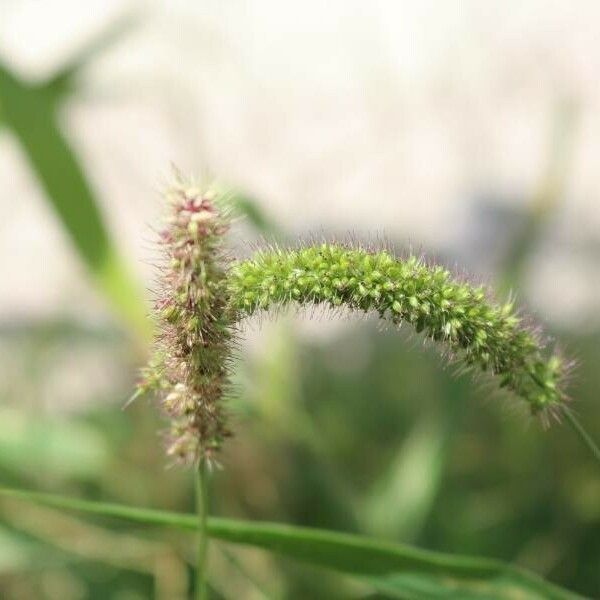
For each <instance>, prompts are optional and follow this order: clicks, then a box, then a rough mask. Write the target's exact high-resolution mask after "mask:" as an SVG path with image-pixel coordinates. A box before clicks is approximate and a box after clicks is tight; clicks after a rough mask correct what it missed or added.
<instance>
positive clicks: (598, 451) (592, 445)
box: [562, 404, 600, 463]
mask: <svg viewBox="0 0 600 600" xmlns="http://www.w3.org/2000/svg"><path fill="white" fill-rule="evenodd" d="M562 412H563V414H564V416H565V418H566V419H567V423H568V424H569V425H570V426H571V427H572V429H573V431H575V433H576V434H577V435H578V436H579V437H580V439H581V441H582V442H583V443H584V444H585V445H586V446H587V448H588V449H589V450H590V452H591V453H592V454H593V455H594V458H595V459H596V460H597V461H598V462H599V463H600V448H598V446H596V442H594V440H593V439H592V437H591V436H590V434H589V433H588V432H587V431H586V430H585V429H584V427H583V425H582V424H581V423H580V422H579V419H578V418H577V417H576V416H575V415H574V414H573V412H572V411H571V409H570V408H568V407H567V406H565V405H564V404H563V407H562Z"/></svg>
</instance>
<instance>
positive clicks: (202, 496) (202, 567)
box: [196, 459, 208, 600]
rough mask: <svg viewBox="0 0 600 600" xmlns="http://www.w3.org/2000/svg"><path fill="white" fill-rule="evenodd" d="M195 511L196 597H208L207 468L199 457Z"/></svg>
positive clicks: (200, 599)
mask: <svg viewBox="0 0 600 600" xmlns="http://www.w3.org/2000/svg"><path fill="white" fill-rule="evenodd" d="M196 511H197V513H198V549H197V556H196V599H197V600H206V599H207V598H208V591H207V584H206V563H207V558H208V528H207V517H208V469H207V465H206V460H205V459H201V460H200V464H199V465H198V470H197V471H196Z"/></svg>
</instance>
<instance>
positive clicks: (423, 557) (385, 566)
mask: <svg viewBox="0 0 600 600" xmlns="http://www.w3.org/2000/svg"><path fill="white" fill-rule="evenodd" d="M0 496H5V497H13V498H20V499H23V500H29V501H32V502H36V503H39V504H43V505H45V506H50V507H54V508H59V509H67V510H75V511H81V512H85V513H88V514H94V515H97V516H102V517H111V518H118V519H125V520H127V521H131V522H135V523H140V524H144V525H151V526H167V527H176V528H180V529H187V530H196V529H197V527H198V518H197V516H196V515H186V514H179V513H173V512H166V511H160V510H152V509H143V508H136V507H129V506H121V505H118V504H107V503H101V502H90V501H86V500H79V499H75V498H67V497H63V496H57V495H51V494H42V493H37V492H29V491H24V490H1V489H0ZM208 532H209V535H210V536H211V537H213V538H215V539H219V540H223V541H227V542H231V543H235V544H244V545H249V546H254V547H256V548H262V549H264V550H268V551H270V552H274V553H277V554H279V555H281V556H285V557H288V558H292V559H296V560H300V561H303V562H306V563H310V564H312V565H316V566H320V567H325V568H329V569H334V570H337V571H341V572H344V573H349V574H351V575H354V576H355V577H359V578H363V579H364V580H365V581H366V582H367V583H369V584H370V585H371V586H373V587H374V588H376V589H380V590H381V591H384V590H386V591H385V593H386V594H388V595H390V594H391V593H392V592H391V591H390V590H394V589H395V590H396V592H397V594H396V597H413V596H410V595H409V594H408V593H407V592H406V590H407V589H408V588H409V587H412V588H414V587H415V586H417V583H415V581H416V580H418V582H419V583H418V585H421V586H422V585H426V586H430V587H431V586H436V587H437V588H440V589H443V588H446V589H447V591H448V590H449V591H452V590H454V591H456V593H457V594H459V593H460V594H461V596H460V597H465V596H462V593H463V591H468V590H472V591H473V592H474V593H475V592H477V591H478V590H479V592H478V593H480V596H479V597H480V598H494V597H505V598H506V597H512V595H511V594H516V596H515V597H520V598H555V599H557V600H558V599H575V598H578V597H579V596H577V595H576V594H573V593H571V592H569V591H567V590H564V589H561V588H559V587H558V586H555V585H553V584H551V583H549V582H547V581H545V580H543V579H542V578H540V577H538V576H537V575H535V574H533V573H530V572H528V571H526V570H523V569H519V568H518V567H514V566H511V565H508V564H505V563H502V562H500V561H496V560H492V559H485V558H477V557H465V556H452V555H446V554H441V553H437V552H430V551H427V550H420V549H417V548H413V547H411V546H406V545H402V544H395V543H389V542H381V541H378V540H376V539H371V538H367V537H363V536H359V535H352V534H345V533H336V532H331V531H325V530H319V529H311V528H307V527H296V526H291V525H283V524H276V523H266V522H262V523H254V522H247V521H237V520H231V519H221V518H210V519H209V521H208ZM401 576H403V577H404V579H402V577H401ZM409 576H410V581H409V580H408V579H407V577H409ZM415 578H416V579H415ZM402 589H404V592H403V591H402ZM498 594H500V595H498ZM446 597H448V596H446Z"/></svg>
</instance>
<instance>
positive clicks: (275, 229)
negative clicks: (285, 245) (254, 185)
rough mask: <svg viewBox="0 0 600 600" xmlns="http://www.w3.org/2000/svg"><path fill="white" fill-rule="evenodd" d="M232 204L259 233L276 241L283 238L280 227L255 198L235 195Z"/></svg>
mask: <svg viewBox="0 0 600 600" xmlns="http://www.w3.org/2000/svg"><path fill="white" fill-rule="evenodd" d="M232 203H233V205H234V207H235V209H236V211H237V212H239V213H240V214H241V215H243V216H244V217H245V218H246V219H247V220H248V222H249V223H251V224H252V226H253V227H254V228H255V229H256V230H257V231H258V232H259V233H262V234H263V235H266V236H269V237H273V238H276V239H279V238H281V237H282V236H283V231H282V230H281V228H280V227H279V225H277V223H275V221H273V220H272V219H271V217H270V216H269V215H268V214H267V213H266V212H265V211H264V210H263V209H262V208H261V206H260V204H259V203H258V201H257V200H256V199H255V198H251V197H250V196H247V195H245V194H240V193H235V194H234V195H233V197H232Z"/></svg>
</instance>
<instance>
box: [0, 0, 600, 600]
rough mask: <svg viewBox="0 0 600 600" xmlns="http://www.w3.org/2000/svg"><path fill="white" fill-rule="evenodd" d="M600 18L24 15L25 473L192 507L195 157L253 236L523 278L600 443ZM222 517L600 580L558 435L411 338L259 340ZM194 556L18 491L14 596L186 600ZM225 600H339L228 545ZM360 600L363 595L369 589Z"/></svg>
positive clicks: (10, 463) (18, 119) (591, 483)
mask: <svg viewBox="0 0 600 600" xmlns="http://www.w3.org/2000/svg"><path fill="white" fill-rule="evenodd" d="M599 40H600V5H598V3H596V2H593V1H592V0H590V1H587V2H586V1H579V2H567V1H566V0H564V1H557V2H542V1H541V0H540V1H533V0H525V1H516V0H515V1H510V2H502V3H500V2H494V3H493V2H475V1H466V0H463V1H461V2H453V3H441V2H433V1H420V2H416V1H404V2H369V3H365V2H358V1H348V0H346V1H344V2H328V3H321V2H303V3H299V4H294V3H277V2H243V1H240V0H232V1H230V2H227V3H225V2H218V1H203V2H191V1H189V0H187V1H183V0H182V1H174V2H169V3H166V2H165V3H161V2H142V1H139V2H138V1H125V0H121V1H119V0H95V1H92V0H89V1H88V2H85V3H81V2H74V1H62V0H60V1H59V0H53V1H52V2H37V1H33V0H27V1H25V0H2V1H1V2H0V273H1V275H2V276H1V277H0V477H1V480H0V481H1V485H2V486H11V487H23V488H32V489H39V490H46V491H51V492H57V493H62V494H70V495H73V496H82V497H86V498H91V499H103V500H110V501H115V502H122V503H128V504H134V505H140V506H148V507H155V508H165V509H171V510H181V511H189V510H192V509H193V492H192V477H191V475H190V473H189V472H188V471H186V470H183V469H180V468H174V467H172V466H171V465H170V464H169V461H168V460H167V458H166V457H165V455H164V453H163V450H162V446H161V439H160V435H159V433H158V432H159V431H160V429H161V428H162V427H163V425H164V424H163V422H162V420H161V416H160V414H159V412H158V410H157V408H156V406H155V405H154V404H153V403H152V402H151V401H145V400H143V401H139V402H137V403H135V404H133V405H132V406H131V407H130V408H129V409H127V410H126V411H124V410H122V407H123V404H124V403H125V401H126V399H127V398H128V397H129V395H130V394H131V391H132V389H133V386H134V382H135V379H136V377H137V369H138V368H139V367H140V366H141V365H142V364H143V363H144V361H145V359H146V357H147V353H148V348H149V339H150V337H151V325H150V323H149V322H148V321H147V319H146V317H145V315H146V312H147V310H148V307H149V293H148V291H147V290H149V289H151V288H152V285H153V270H152V263H153V261H154V258H155V256H156V249H155V247H154V246H153V239H154V233H153V231H154V228H155V227H156V226H157V224H158V223H159V219H160V215H161V211H162V206H161V196H160V192H161V190H162V189H163V188H164V187H165V185H167V184H168V182H169V179H170V177H171V164H174V165H176V166H177V167H178V168H179V169H180V170H181V171H182V172H183V173H185V174H190V175H196V176H198V177H201V176H204V177H209V178H213V177H214V178H216V179H217V180H218V181H220V182H222V183H224V184H226V185H228V186H231V187H232V188H234V189H235V190H237V191H238V199H239V203H240V206H241V207H242V208H243V209H244V210H245V211H246V212H247V213H248V216H249V217H250V218H249V219H248V220H247V223H246V224H245V225H243V226H240V227H238V228H237V230H236V232H235V239H234V240H233V242H234V244H235V246H236V247H237V248H238V252H239V253H240V254H247V253H248V252H250V249H251V248H252V247H254V246H255V244H256V243H257V242H258V241H259V240H260V239H262V238H266V239H267V240H277V241H279V242H282V243H286V242H288V241H289V242H292V243H296V242H297V240H303V239H309V238H310V237H311V236H312V235H313V234H314V233H315V232H316V233H317V234H318V235H323V236H326V237H334V238H342V239H344V238H345V237H346V236H348V235H349V234H350V235H352V236H353V237H354V238H357V239H360V240H364V241H366V242H369V243H373V244H375V245H377V244H378V243H381V240H385V241H386V243H389V244H391V245H392V246H393V247H395V248H397V250H398V252H403V251H405V250H406V249H407V248H409V247H410V248H413V249H414V250H415V251H416V252H423V253H425V254H426V255H427V256H430V257H434V258H435V259H436V260H438V261H440V262H443V263H445V264H447V265H450V266H452V267H454V266H455V265H460V266H459V267H456V268H457V270H458V271H460V272H461V273H462V272H464V271H466V272H468V273H469V274H470V275H471V276H472V277H473V278H474V279H475V280H478V281H485V282H487V283H489V284H490V285H491V286H493V287H495V288H496V290H497V291H498V294H499V296H500V297H502V298H505V297H507V295H508V293H509V292H510V291H511V290H512V292H513V293H514V294H515V295H516V297H517V299H518V302H519V303H520V304H522V305H523V306H525V307H527V312H528V313H530V314H532V315H533V316H534V317H535V318H536V319H537V320H538V321H539V322H540V323H542V324H543V325H544V326H545V328H546V329H547V330H548V331H549V332H551V334H552V336H553V337H554V338H555V339H557V340H558V341H559V343H560V346H561V347H562V348H563V349H564V351H565V352H566V353H567V354H568V355H569V356H572V357H574V358H575V359H576V360H577V363H578V367H577V369H576V371H575V375H574V377H573V382H572V386H571V388H570V391H571V395H572V397H573V398H574V399H575V400H576V404H575V408H576V410H577V412H578V414H579V416H580V418H581V420H582V421H583V422H584V424H585V426H586V427H587V428H588V429H589V430H590V431H591V433H592V434H593V435H594V436H595V437H596V439H598V438H599V437H600V404H599V402H598V399H599V398H598V389H599V388H600V370H599V369H598V361H599V360H600V316H599V315H600V311H599V308H600V283H599V282H600V260H599V258H600V204H599V200H598V190H600V170H599V169H598V164H599V160H600V87H599V86H598V73H599V72H600V41H599ZM238 362H239V364H238V366H237V369H236V385H237V389H238V394H237V396H236V398H234V399H232V400H231V409H232V412H233V413H234V427H235V431H236V437H235V438H234V439H233V440H232V441H231V442H230V443H229V444H228V445H227V447H226V449H225V451H224V454H223V457H222V462H223V466H224V468H223V470H222V471H220V472H218V474H217V475H216V476H215V478H214V482H213V493H212V496H213V499H212V512H213V513H214V514H218V515H223V516H228V517H239V518H248V519H268V520H275V521H284V522H290V523H294V524H298V525H311V526H316V527H326V528H330V529H336V530H343V531H350V532H361V533H365V534H369V535H374V536H379V537H387V538H389V539H391V540H396V541H403V542H407V543H411V544H416V545H419V546H422V547H425V548H430V549H435V550H440V551H444V552H456V553H468V554H479V555H485V556H489V557H496V558H501V559H504V560H508V561H514V562H517V563H518V564H520V565H523V566H525V567H528V568H531V569H533V570H535V571H536V572H538V573H540V574H542V575H543V576H545V577H548V578H550V579H551V580H553V581H555V582H557V583H560V584H562V585H564V586H567V587H569V588H571V589H573V590H576V591H578V592H579V593H581V594H583V595H586V596H591V597H594V596H598V595H599V594H600V592H599V590H600V477H599V476H598V471H597V465H595V464H593V462H592V458H591V457H590V456H589V455H588V454H587V453H586V450H585V448H583V447H582V446H581V445H580V442H579V440H578V439H576V437H575V436H574V435H573V434H572V432H571V431H570V430H569V429H567V428H565V427H560V426H554V427H552V428H551V429H550V430H549V431H547V432H544V431H543V430H542V428H541V427H540V425H539V424H538V423H537V422H533V421H531V420H530V419H528V417H527V416H526V415H525V414H523V413H521V412H519V410H517V409H515V406H514V404H515V403H516V402H511V401H507V400H506V399H503V398H502V397H498V396H496V395H495V394H492V393H491V392H490V389H489V388H487V387H486V386H483V385H480V384H478V383H476V384H475V385H474V384H473V382H472V381H471V379H470V378H468V377H464V376H457V375H455V374H454V373H453V372H452V369H451V368H444V366H443V363H442V361H440V359H439V357H438V355H437V353H436V351H435V349H432V348H430V347H428V346H425V347H424V346H423V343H422V340H421V339H420V338H419V337H418V336H411V335H408V334H405V333H404V331H402V332H401V333H400V335H399V334H397V333H395V332H389V331H388V332H385V331H384V332H381V331H380V328H379V327H378V325H377V323H375V322H373V321H372V320H369V319H367V320H364V319H363V320H361V319H347V320H338V321H335V322H331V321H330V320H329V317H328V316H327V314H323V315H322V314H319V313H317V314H316V315H311V314H304V315H294V313H293V312H292V313H290V314H289V315H286V316H283V317H282V318H279V319H277V320H273V319H265V320H263V321H262V322H255V323H250V324H249V325H248V327H247V331H246V333H245V336H244V339H243V352H241V358H240V359H239V361H238ZM191 542H192V540H191V539H188V537H187V536H186V535H184V534H181V533H180V532H168V531H167V532H165V531H162V532H159V533H156V534H154V533H152V532H149V531H140V530H139V529H137V530H136V529H130V528H128V527H127V526H125V525H121V526H120V527H114V526H113V527H110V528H105V527H103V526H102V524H98V523H90V522H89V521H86V520H83V519H80V518H79V517H78V516H74V515H72V514H62V513H59V512H56V511H54V510H50V509H47V508H39V507H33V506H31V505H28V504H25V503H19V502H14V501H9V500H5V499H3V500H1V501H0V597H2V598H7V599H10V600H12V599H29V598H49V599H66V600H70V599H80V598H98V599H100V598H111V599H113V598H114V599H119V600H125V599H127V600H134V599H138V598H150V597H156V598H160V599H172V598H185V597H186V595H187V589H188V587H189V585H190V581H191V578H192V567H191V561H192V559H193V548H192V544H191ZM210 583H211V586H212V587H213V589H214V590H215V592H216V595H215V597H222V598H251V599H252V598H347V597H357V596H356V590H354V588H353V587H352V585H351V584H350V583H349V582H348V581H347V580H346V579H344V578H343V577H341V576H339V577H338V576H334V575H331V574H327V573H324V572H321V571H318V570H316V569H310V568H306V567H302V566H299V565H298V564H296V563H292V562H290V561H285V560H280V559H276V558H274V557H273V556H271V555H268V554H266V553H262V552H259V551H254V550H243V549H240V548H238V547H229V546H226V545H222V544H214V545H213V550H212V553H211V581H210ZM353 594H354V595H353Z"/></svg>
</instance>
